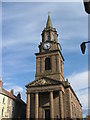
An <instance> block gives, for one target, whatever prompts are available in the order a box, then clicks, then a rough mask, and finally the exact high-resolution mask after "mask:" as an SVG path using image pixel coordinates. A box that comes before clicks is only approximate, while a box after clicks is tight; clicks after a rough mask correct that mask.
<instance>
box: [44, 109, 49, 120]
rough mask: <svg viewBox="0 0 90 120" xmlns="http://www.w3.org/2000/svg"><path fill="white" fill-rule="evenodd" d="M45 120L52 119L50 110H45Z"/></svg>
mask: <svg viewBox="0 0 90 120" xmlns="http://www.w3.org/2000/svg"><path fill="white" fill-rule="evenodd" d="M45 120H50V110H45Z"/></svg>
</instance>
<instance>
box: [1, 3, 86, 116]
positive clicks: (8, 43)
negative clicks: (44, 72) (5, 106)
mask: <svg viewBox="0 0 90 120" xmlns="http://www.w3.org/2000/svg"><path fill="white" fill-rule="evenodd" d="M0 8H1V4H0ZM48 11H50V16H51V20H52V24H53V27H54V28H56V30H57V32H58V35H59V36H58V42H59V43H60V44H61V46H62V54H63V56H64V59H65V61H64V75H65V79H66V78H68V80H69V82H70V84H71V86H72V87H73V89H74V91H75V92H76V94H77V96H78V98H79V100H80V102H81V104H82V106H83V116H86V115H87V108H88V50H87V48H86V52H85V54H84V55H83V54H82V53H81V49H80V44H81V43H82V42H83V41H87V40H88V16H87V14H86V13H85V11H84V6H83V3H82V2H72V3H71V2H59V3H53V2H48V3H47V2H45V3H44V2H2V9H0V13H1V14H2V16H1V18H2V19H0V25H2V26H0V34H1V35H0V37H1V38H0V56H1V57H0V66H1V67H0V76H1V77H2V78H3V82H4V88H5V89H6V90H8V91H10V90H11V89H14V93H15V95H17V93H18V92H21V96H22V99H23V100H24V101H25V102H26V88H25V85H26V84H28V83H29V82H31V81H33V80H35V72H36V57H35V53H37V52H38V51H39V49H38V45H39V44H40V42H41V40H42V38H41V33H42V30H43V29H44V28H45V27H46V22H47V18H48ZM1 14H0V15H1ZM1 28H2V29H1ZM1 61H2V62H1Z"/></svg>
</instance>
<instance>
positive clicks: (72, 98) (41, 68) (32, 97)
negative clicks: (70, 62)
mask: <svg viewBox="0 0 90 120" xmlns="http://www.w3.org/2000/svg"><path fill="white" fill-rule="evenodd" d="M41 35H42V42H40V45H39V52H38V53H35V55H36V74H35V80H34V81H32V82H30V83H29V84H27V85H26V88H27V113H26V114H27V118H29V119H30V118H42V119H50V118H55V119H62V118H72V119H73V118H82V105H81V103H80V101H79V99H78V97H77V96H76V94H75V92H74V90H73V88H72V86H71V85H70V83H69V81H68V79H67V80H65V77H64V58H63V55H62V52H61V50H62V49H61V45H60V43H58V34H57V31H56V28H53V25H52V22H51V18H50V15H48V20H47V24H46V27H45V28H44V30H43V31H42V34H41Z"/></svg>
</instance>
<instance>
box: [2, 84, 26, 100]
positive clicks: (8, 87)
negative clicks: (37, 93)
mask: <svg viewBox="0 0 90 120" xmlns="http://www.w3.org/2000/svg"><path fill="white" fill-rule="evenodd" d="M4 88H5V89H6V90H7V91H9V92H10V91H11V89H13V90H14V95H16V96H17V94H18V93H19V92H20V94H21V99H22V100H23V101H24V102H26V90H25V89H24V88H23V87H21V86H18V85H15V84H13V83H10V82H9V83H7V82H6V83H4Z"/></svg>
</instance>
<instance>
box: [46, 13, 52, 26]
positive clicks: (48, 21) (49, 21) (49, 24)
mask: <svg viewBox="0 0 90 120" xmlns="http://www.w3.org/2000/svg"><path fill="white" fill-rule="evenodd" d="M50 27H51V28H53V25H52V22H51V18H50V12H48V20H47V24H46V28H50Z"/></svg>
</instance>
